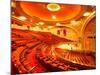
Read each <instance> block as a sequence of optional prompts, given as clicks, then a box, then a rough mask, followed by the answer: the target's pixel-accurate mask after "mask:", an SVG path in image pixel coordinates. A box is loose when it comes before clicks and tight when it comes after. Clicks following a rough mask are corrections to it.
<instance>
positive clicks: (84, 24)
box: [81, 11, 96, 50]
mask: <svg viewBox="0 0 100 75" xmlns="http://www.w3.org/2000/svg"><path fill="white" fill-rule="evenodd" d="M95 17H96V11H94V12H92V13H91V15H90V16H89V17H87V19H86V20H85V22H84V23H83V26H82V28H81V43H82V49H83V50H85V44H84V33H85V29H86V27H87V25H88V23H89V22H90V21H91V20H92V19H94V18H95Z"/></svg>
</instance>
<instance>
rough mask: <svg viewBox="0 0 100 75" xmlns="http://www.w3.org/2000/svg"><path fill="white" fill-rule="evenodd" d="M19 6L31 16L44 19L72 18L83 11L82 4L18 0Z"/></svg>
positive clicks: (64, 19) (59, 19) (63, 19)
mask: <svg viewBox="0 0 100 75" xmlns="http://www.w3.org/2000/svg"><path fill="white" fill-rule="evenodd" d="M17 3H18V4H19V7H21V9H22V10H23V11H24V12H25V13H26V14H27V15H29V16H31V17H33V16H35V17H38V18H40V19H41V20H44V21H66V20H71V19H73V18H75V17H76V16H78V15H79V14H80V13H81V12H82V6H81V5H71V4H49V3H36V2H17Z"/></svg>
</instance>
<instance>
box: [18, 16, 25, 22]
mask: <svg viewBox="0 0 100 75" xmlns="http://www.w3.org/2000/svg"><path fill="white" fill-rule="evenodd" d="M18 19H20V20H22V21H25V20H26V19H27V18H26V17H24V16H19V17H18Z"/></svg>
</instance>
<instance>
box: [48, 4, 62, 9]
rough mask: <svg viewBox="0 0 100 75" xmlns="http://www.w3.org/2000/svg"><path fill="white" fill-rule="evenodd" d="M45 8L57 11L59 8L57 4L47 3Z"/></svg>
mask: <svg viewBox="0 0 100 75" xmlns="http://www.w3.org/2000/svg"><path fill="white" fill-rule="evenodd" d="M47 9H48V10H49V11H59V10H60V9H61V7H60V5H59V4H48V5H47Z"/></svg>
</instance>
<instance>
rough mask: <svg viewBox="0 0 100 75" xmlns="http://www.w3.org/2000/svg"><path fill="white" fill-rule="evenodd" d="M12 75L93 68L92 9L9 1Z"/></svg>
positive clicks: (94, 15) (93, 9) (93, 37)
mask: <svg viewBox="0 0 100 75" xmlns="http://www.w3.org/2000/svg"><path fill="white" fill-rule="evenodd" d="M11 9H12V11H11V15H12V16H11V71H12V72H11V73H12V74H29V73H30V74H32V73H47V72H62V71H64V72H67V71H78V70H91V69H95V68H96V9H95V6H90V5H79V4H58V3H46V2H45V3H44V2H27V1H12V2H11Z"/></svg>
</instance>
